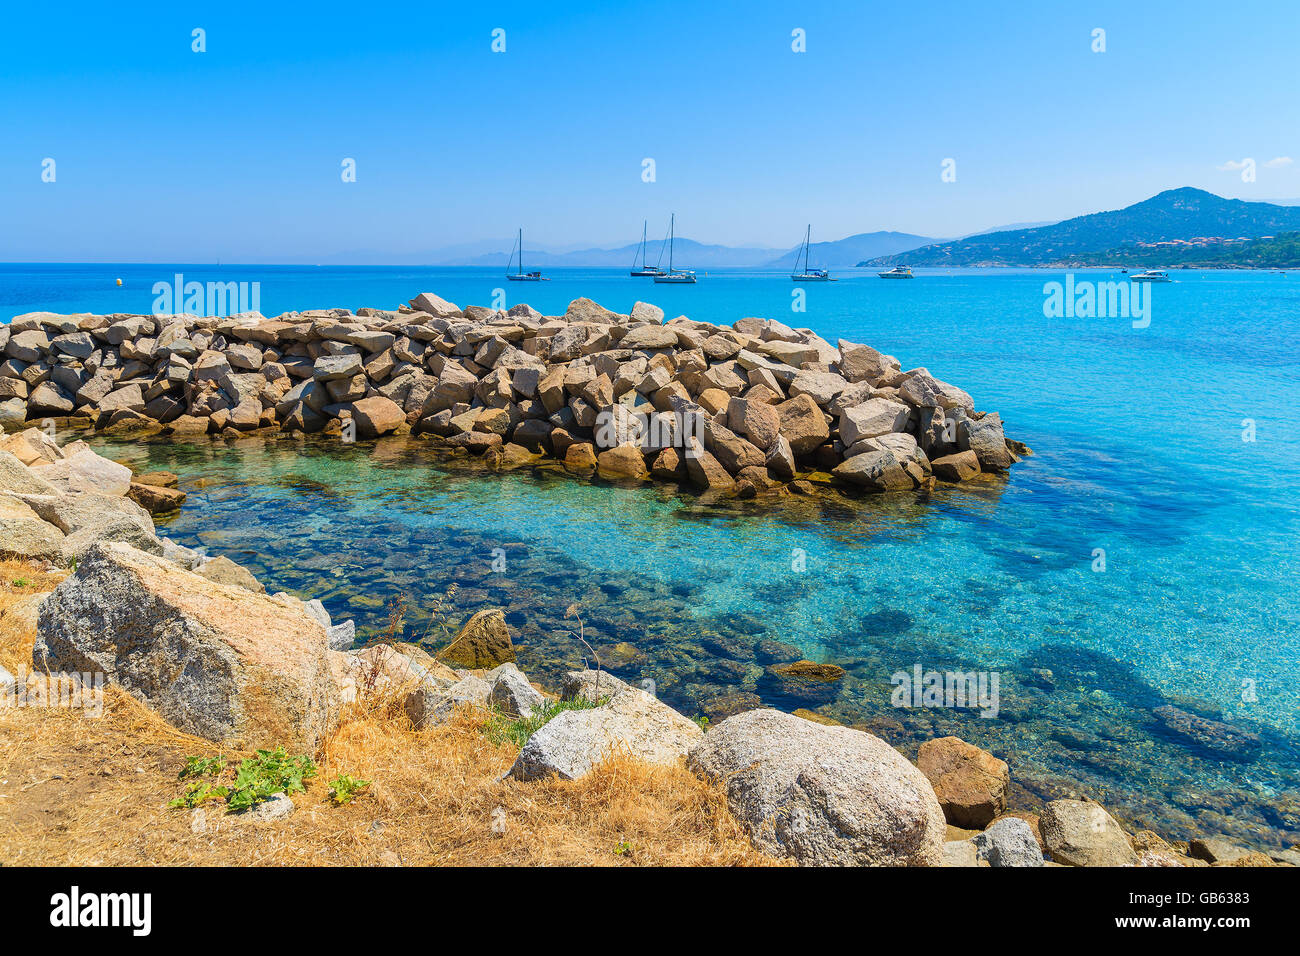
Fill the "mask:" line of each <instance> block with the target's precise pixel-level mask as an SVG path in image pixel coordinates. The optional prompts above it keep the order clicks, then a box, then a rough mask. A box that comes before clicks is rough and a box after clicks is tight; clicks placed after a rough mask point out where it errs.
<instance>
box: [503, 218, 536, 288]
mask: <svg viewBox="0 0 1300 956" xmlns="http://www.w3.org/2000/svg"><path fill="white" fill-rule="evenodd" d="M515 249H518V250H519V271H518V272H511V271H510V263H511V262H514V261H515ZM506 278H507V279H509V280H510V281H511V282H541V281H542V274H541V273H540V272H525V271H524V230H523V229H522V228H521V229H520V230H519V238H518V239H517V240H516V241H515V247H514V248H513V249H511V250H510V261H509V262H507V263H506Z"/></svg>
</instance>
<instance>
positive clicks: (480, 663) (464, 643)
mask: <svg viewBox="0 0 1300 956" xmlns="http://www.w3.org/2000/svg"><path fill="white" fill-rule="evenodd" d="M438 659H439V660H441V661H443V662H445V663H447V664H450V665H451V666H452V667H464V668H468V669H470V670H473V669H476V668H491V667H496V666H497V665H498V664H504V663H505V662H506V661H513V660H514V659H515V647H514V644H513V642H511V640H510V629H509V628H508V627H507V626H506V615H505V612H504V611H502V610H501V609H500V608H487V609H485V610H482V611H479V612H477V613H476V614H475V615H474V616H473V617H471V618H470V619H469V620H468V621H466V622H465V626H464V627H462V628H461V629H460V632H459V633H458V634H457V635H456V637H455V638H454V639H453V640H452V642H451V643H450V644H449V645H447V647H445V648H443V650H441V651H439V652H438Z"/></svg>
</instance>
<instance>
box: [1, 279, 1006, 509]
mask: <svg viewBox="0 0 1300 956" xmlns="http://www.w3.org/2000/svg"><path fill="white" fill-rule="evenodd" d="M0 353H3V356H4V362H3V364H0V424H4V423H8V424H10V425H11V426H12V425H13V424H16V423H21V422H24V421H28V420H39V419H43V418H46V417H60V416H79V417H83V418H86V419H88V420H89V421H90V422H91V423H92V424H93V425H94V427H95V428H97V429H100V430H106V431H108V432H122V431H133V430H160V429H161V430H166V431H169V432H173V433H176V434H178V435H187V434H190V435H194V434H206V433H221V434H229V435H241V434H246V433H249V432H255V431H259V430H271V429H274V430H288V431H291V432H302V433H313V432H325V433H332V434H339V435H343V436H345V437H349V438H351V437H356V438H361V439H365V438H372V437H376V436H379V435H384V434H390V433H395V432H397V433H400V432H405V431H408V430H409V431H412V432H415V433H417V434H420V435H425V436H428V437H429V438H430V440H431V441H434V442H436V443H438V444H441V445H444V446H446V447H448V448H449V449H452V450H455V451H459V453H462V454H464V453H468V454H474V455H480V456H485V457H486V458H488V459H489V460H490V461H492V462H493V463H495V464H497V465H500V466H503V467H513V466H519V465H526V464H530V463H533V462H536V461H539V460H541V459H542V458H543V457H544V456H545V457H549V458H552V459H554V460H557V461H559V462H562V463H563V465H564V467H565V468H566V469H567V470H568V471H569V472H571V473H573V474H576V475H600V476H601V477H603V478H607V479H617V480H649V479H656V480H663V481H673V482H680V483H683V484H692V485H696V486H699V487H702V488H704V489H708V490H710V491H715V492H722V493H733V494H738V495H741V496H745V497H749V496H752V495H755V494H758V493H760V492H767V491H779V490H781V489H783V488H785V487H787V486H788V485H789V484H790V483H792V482H796V481H798V480H800V479H803V478H807V477H810V476H812V477H819V478H821V479H823V480H832V481H835V482H839V483H842V484H843V485H846V486H853V487H856V488H861V489H866V490H870V491H896V490H909V489H913V488H916V487H918V486H923V485H928V484H929V483H931V482H932V481H934V480H935V479H937V480H939V481H945V482H959V481H966V480H969V479H972V478H975V477H976V476H978V475H981V474H985V473H995V474H996V473H1003V472H1006V471H1007V470H1008V469H1009V468H1010V467H1011V466H1012V464H1014V463H1015V462H1016V461H1018V460H1019V458H1020V457H1021V456H1022V455H1025V454H1027V453H1028V449H1027V448H1026V447H1025V446H1024V445H1023V444H1021V443H1019V442H1016V441H1014V440H1009V439H1007V438H1006V436H1005V435H1004V434H1003V425H1002V420H1001V418H1000V417H999V416H998V414H997V413H996V412H983V411H977V410H976V409H975V403H974V400H973V399H972V398H971V396H970V395H968V394H967V393H966V392H964V391H962V390H961V389H960V388H957V387H956V386H953V385H950V384H947V383H945V382H943V381H940V380H939V379H937V378H935V377H934V376H933V375H931V374H930V372H929V371H928V370H927V369H925V368H913V369H909V370H904V369H903V368H902V365H901V363H900V362H899V361H898V360H897V359H895V358H893V357H891V356H889V355H884V354H882V353H880V352H878V351H876V350H875V349H874V348H872V347H870V346H868V345H860V344H856V343H852V342H847V341H844V340H841V341H839V342H838V343H837V344H835V345H832V344H831V343H829V342H827V341H826V340H824V339H822V338H821V337H819V336H818V335H816V334H815V333H814V332H812V331H811V330H809V329H793V328H790V327H789V326H786V325H783V324H782V323H780V322H776V321H773V320H770V319H758V318H745V319H741V320H739V321H737V322H736V323H734V324H733V325H732V326H731V327H726V326H718V325H711V324H709V323H706V322H698V321H693V320H691V319H689V318H687V317H685V316H678V317H677V318H674V319H671V320H669V321H667V322H665V321H664V314H663V312H662V310H660V309H658V308H657V307H655V306H652V305H647V304H646V303H642V302H638V303H637V304H636V305H635V306H634V307H633V308H632V310H631V312H630V313H629V314H626V315H624V314H620V313H616V312H612V311H610V310H609V309H606V308H604V307H602V306H600V305H598V304H597V303H595V302H592V301H591V300H589V299H576V300H574V301H573V302H572V303H570V305H569V307H568V310H567V311H566V312H565V314H564V315H560V316H546V315H542V314H541V313H539V312H537V311H536V310H535V309H533V308H531V307H529V306H527V305H517V306H514V307H513V308H511V309H509V310H508V311H499V310H493V309H488V308H483V307H480V306H468V307H466V308H463V309H462V308H461V307H459V306H457V305H455V304H453V303H450V302H447V301H446V300H444V299H441V298H439V297H438V296H436V295H434V294H432V293H423V294H421V295H419V296H417V297H416V298H414V299H412V300H411V302H410V304H409V306H403V307H402V308H400V309H398V310H395V311H384V310H378V309H371V308H362V309H358V310H357V312H356V313H355V314H354V313H352V312H350V311H348V310H346V309H336V310H325V311H310V312H291V313H285V314H283V315H280V316H277V317H275V318H273V319H266V318H264V317H262V316H261V315H257V314H248V315H239V316H233V317H229V318H197V317H194V316H188V315H163V316H144V315H54V314H51V313H30V314H27V315H20V316H17V317H16V318H14V320H13V321H12V323H10V324H9V325H8V326H0ZM828 473H829V475H830V476H833V477H831V478H828V477H827V475H828ZM795 490H806V489H801V488H800V487H799V486H796V488H795Z"/></svg>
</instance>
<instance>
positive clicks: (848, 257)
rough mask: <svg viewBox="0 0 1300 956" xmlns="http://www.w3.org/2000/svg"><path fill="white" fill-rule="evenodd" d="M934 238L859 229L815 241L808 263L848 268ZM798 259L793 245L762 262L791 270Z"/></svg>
mask: <svg viewBox="0 0 1300 956" xmlns="http://www.w3.org/2000/svg"><path fill="white" fill-rule="evenodd" d="M935 241H937V240H935V239H932V238H926V237H925V236H914V235H912V234H911V233H907V232H883V231H882V232H861V233H858V234H857V235H855V236H846V237H845V238H843V239H836V240H834V241H832V242H814V243H813V244H812V246H811V247H810V248H809V251H808V264H809V265H810V266H811V267H812V268H814V269H848V268H852V267H853V266H855V265H857V264H858V263H859V262H861V261H862V260H863V259H870V258H872V257H873V256H887V255H893V254H895V253H899V252H906V251H907V250H908V249H916V248H919V247H920V246H925V245H929V244H930V243H933V242H935ZM800 258H801V257H800V255H799V247H798V246H795V248H793V249H791V250H790V251H789V252H787V253H786V254H785V255H783V256H781V257H780V258H779V259H773V260H772V261H770V262H766V263H764V265H766V266H769V267H771V268H779V269H793V268H794V266H795V260H796V259H800Z"/></svg>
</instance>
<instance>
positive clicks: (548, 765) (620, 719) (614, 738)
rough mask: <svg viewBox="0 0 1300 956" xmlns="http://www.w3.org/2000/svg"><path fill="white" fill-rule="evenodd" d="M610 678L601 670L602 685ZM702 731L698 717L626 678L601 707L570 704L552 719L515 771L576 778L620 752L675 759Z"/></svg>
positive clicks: (528, 776)
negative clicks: (685, 714)
mask: <svg viewBox="0 0 1300 956" xmlns="http://www.w3.org/2000/svg"><path fill="white" fill-rule="evenodd" d="M607 680H612V679H611V678H610V677H609V675H607V674H605V675H601V683H602V685H603V683H604V682H605V681H607ZM592 683H593V686H594V681H593V682H592ZM620 683H621V682H620ZM702 736H703V731H701V730H700V728H699V725H698V724H696V723H695V722H694V721H691V720H687V719H686V718H685V717H683V716H682V715H681V714H679V713H677V711H675V710H673V709H672V708H671V707H669V706H668V705H667V704H664V703H661V702H660V701H659V700H657V699H656V698H654V697H652V696H651V695H650V694H648V693H646V692H645V691H643V690H641V689H639V688H636V687H629V686H627V685H626V684H622V685H621V687H620V688H619V689H618V690H616V691H615V692H614V693H613V695H612V696H611V697H610V698H609V700H608V701H606V702H605V703H603V704H600V705H599V706H597V707H592V708H589V709H586V710H566V711H564V712H563V713H561V714H559V715H558V716H556V717H553V718H552V719H551V720H549V721H548V722H547V723H546V724H545V725H544V726H543V727H542V728H541V729H540V730H538V731H537V732H536V733H535V734H533V735H532V736H531V737H529V738H528V743H526V744H525V745H524V749H523V750H521V751H520V752H519V756H518V757H517V758H516V759H515V763H514V766H513V767H511V768H510V776H512V777H514V778H515V779H516V780H536V779H540V778H543V777H549V776H557V777H560V778H562V779H564V780H576V779H578V778H579V777H582V776H585V775H586V774H588V773H590V772H591V770H592V769H593V768H594V767H595V766H596V765H597V764H599V763H600V762H601V761H602V760H604V759H605V758H607V757H611V756H617V755H620V754H626V755H628V756H631V757H634V758H636V759H637V760H642V761H645V762H646V763H652V764H672V763H675V762H677V761H678V760H681V759H682V758H683V757H685V756H686V754H687V753H688V752H689V751H690V749H691V747H693V746H694V745H695V744H696V743H698V742H699V740H700V738H701V737H702Z"/></svg>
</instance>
